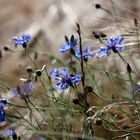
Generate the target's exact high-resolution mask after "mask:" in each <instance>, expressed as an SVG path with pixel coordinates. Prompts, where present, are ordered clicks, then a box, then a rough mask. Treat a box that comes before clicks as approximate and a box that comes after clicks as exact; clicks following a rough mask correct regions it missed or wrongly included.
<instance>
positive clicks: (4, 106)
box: [0, 99, 7, 122]
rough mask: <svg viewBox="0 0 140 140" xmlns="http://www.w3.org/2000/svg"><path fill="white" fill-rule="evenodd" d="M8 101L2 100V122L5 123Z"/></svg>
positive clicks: (0, 105) (0, 120)
mask: <svg viewBox="0 0 140 140" xmlns="http://www.w3.org/2000/svg"><path fill="white" fill-rule="evenodd" d="M6 104H7V100H6V99H1V100H0V122H4V121H5V119H6V115H5V111H4V110H5V109H6Z"/></svg>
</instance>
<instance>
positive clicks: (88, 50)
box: [75, 47, 96, 61]
mask: <svg viewBox="0 0 140 140" xmlns="http://www.w3.org/2000/svg"><path fill="white" fill-rule="evenodd" d="M75 55H76V57H77V58H81V53H80V49H79V48H77V49H76V50H75ZM95 55H96V53H95V52H92V51H91V48H89V47H87V48H85V49H84V50H83V52H82V56H83V59H84V60H85V61H88V59H89V58H91V57H94V56H95Z"/></svg>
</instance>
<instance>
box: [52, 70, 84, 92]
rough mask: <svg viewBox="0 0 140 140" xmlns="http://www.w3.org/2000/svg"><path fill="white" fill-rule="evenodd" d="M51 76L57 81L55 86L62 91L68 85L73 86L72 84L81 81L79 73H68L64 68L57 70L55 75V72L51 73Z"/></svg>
mask: <svg viewBox="0 0 140 140" xmlns="http://www.w3.org/2000/svg"><path fill="white" fill-rule="evenodd" d="M55 71H56V70H55ZM52 76H53V77H54V79H55V80H56V81H57V82H56V85H55V87H56V88H58V89H60V90H62V91H64V90H65V89H67V88H69V87H73V88H74V84H77V83H79V82H80V81H81V75H80V74H76V75H73V74H69V73H68V71H67V70H66V69H62V70H57V74H56V75H55V73H53V75H52Z"/></svg>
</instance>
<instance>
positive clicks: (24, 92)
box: [11, 82, 35, 97]
mask: <svg viewBox="0 0 140 140" xmlns="http://www.w3.org/2000/svg"><path fill="white" fill-rule="evenodd" d="M34 88H35V86H34V84H33V83H32V82H28V83H25V84H24V85H23V86H22V87H19V86H17V88H14V89H12V91H11V92H12V93H13V94H14V95H15V96H20V95H21V96H24V97H28V96H29V95H30V92H31V91H32V90H33V89H34Z"/></svg>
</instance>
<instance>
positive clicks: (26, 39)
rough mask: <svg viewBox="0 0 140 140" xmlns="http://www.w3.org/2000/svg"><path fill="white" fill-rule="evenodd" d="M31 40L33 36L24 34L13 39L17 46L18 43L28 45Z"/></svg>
mask: <svg viewBox="0 0 140 140" xmlns="http://www.w3.org/2000/svg"><path fill="white" fill-rule="evenodd" d="M30 40H31V36H30V35H24V34H23V35H22V36H21V37H13V39H12V41H13V43H14V44H15V46H17V45H22V46H26V45H27V43H28V42H29V41H30Z"/></svg>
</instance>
